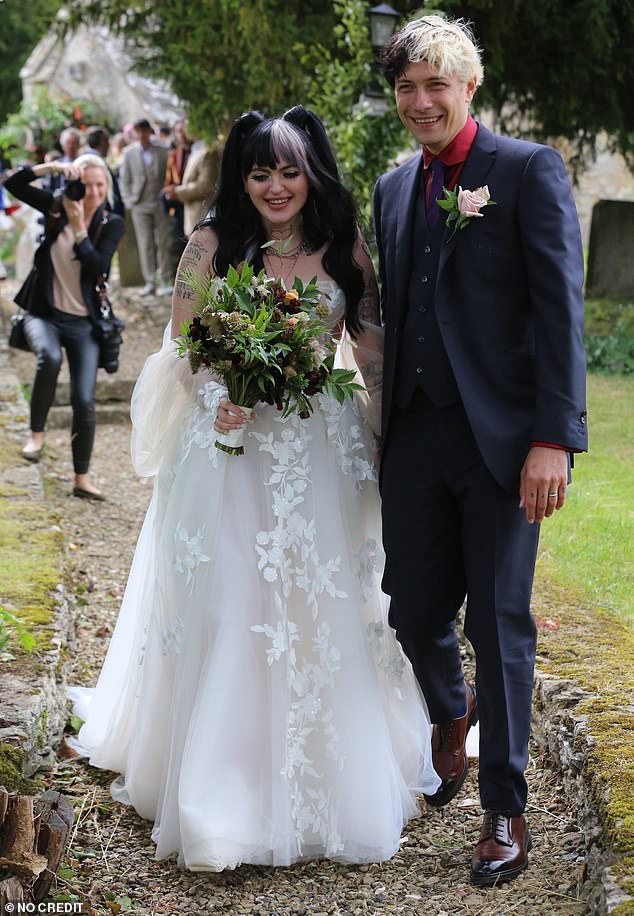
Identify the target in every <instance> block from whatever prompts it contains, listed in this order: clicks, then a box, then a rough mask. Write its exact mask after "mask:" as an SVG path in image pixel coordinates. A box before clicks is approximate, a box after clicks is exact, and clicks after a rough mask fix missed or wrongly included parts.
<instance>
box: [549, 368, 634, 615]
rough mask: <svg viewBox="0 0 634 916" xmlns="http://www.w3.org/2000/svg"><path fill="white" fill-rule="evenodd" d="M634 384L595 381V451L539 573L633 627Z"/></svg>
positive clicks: (583, 464)
mask: <svg viewBox="0 0 634 916" xmlns="http://www.w3.org/2000/svg"><path fill="white" fill-rule="evenodd" d="M633 405H634V377H632V376H631V375H630V376H616V375H613V376H603V375H589V376H588V428H589V434H590V451H589V453H588V454H587V455H579V456H578V458H577V460H576V463H575V469H574V471H573V485H572V486H571V487H570V489H569V491H568V499H567V501H566V506H565V507H564V509H563V510H562V511H561V512H560V513H556V516H555V518H553V519H551V520H550V521H547V522H545V523H544V524H543V525H542V533H541V544H540V559H539V567H540V571H541V572H543V573H546V575H547V576H551V577H552V578H553V579H554V580H555V581H557V582H560V583H562V584H568V585H570V586H573V587H575V588H576V589H579V590H580V591H581V592H582V593H583V594H584V595H585V596H586V597H587V598H588V599H589V601H590V602H591V604H592V606H599V607H605V608H608V609H610V610H612V611H617V612H618V613H619V614H620V615H622V616H623V618H624V619H625V620H626V621H627V622H628V623H629V624H630V625H631V626H633V627H634V568H633V567H634V564H633V562H632V555H633V549H632V547H633V545H634V473H633V468H634V428H633V425H632V419H633V413H634V411H633Z"/></svg>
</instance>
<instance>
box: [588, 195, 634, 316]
mask: <svg viewBox="0 0 634 916" xmlns="http://www.w3.org/2000/svg"><path fill="white" fill-rule="evenodd" d="M586 295H588V296H595V297H603V296H606V297H610V298H619V297H621V296H623V297H628V298H632V297H634V201H627V200H600V201H599V202H598V203H596V204H595V205H594V207H593V208H592V223H591V225H590V244H589V247H588V274H587V277H586Z"/></svg>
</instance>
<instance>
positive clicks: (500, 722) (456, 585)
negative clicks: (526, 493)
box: [382, 390, 539, 816]
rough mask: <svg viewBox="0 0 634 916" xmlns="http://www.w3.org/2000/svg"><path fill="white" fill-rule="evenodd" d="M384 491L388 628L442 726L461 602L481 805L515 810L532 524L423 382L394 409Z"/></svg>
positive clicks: (529, 680)
mask: <svg viewBox="0 0 634 916" xmlns="http://www.w3.org/2000/svg"><path fill="white" fill-rule="evenodd" d="M518 487H519V469H518ZM382 497H383V538H384V545H385V550H386V555H387V562H386V568H385V575H384V580H383V589H384V591H385V592H386V593H387V594H388V595H389V596H390V598H391V602H390V624H391V625H392V627H393V628H394V629H395V631H396V635H397V638H398V640H399V642H400V643H401V645H402V646H403V649H404V651H405V653H406V655H407V656H408V658H409V659H410V661H411V663H412V666H413V668H414V672H415V674H416V677H417V678H418V681H419V683H420V685H421V689H422V691H423V694H424V696H425V699H426V702H427V705H428V708H429V713H430V716H431V720H432V722H435V723H439V724H441V723H444V722H447V721H449V720H451V719H454V718H458V717H460V716H462V715H464V713H465V711H466V697H465V692H464V683H463V673H462V665H461V661H460V652H459V646H458V640H457V636H456V631H455V619H456V615H457V613H458V611H459V609H460V607H461V606H462V604H463V602H464V599H465V597H466V598H467V610H466V616H465V633H466V636H467V638H468V639H469V640H470V642H471V643H472V645H473V648H474V651H475V655H476V690H477V696H478V709H479V715H480V770H479V782H480V797H481V801H482V806H483V807H484V808H487V809H492V810H494V811H499V812H507V813H509V814H510V815H511V816H517V815H518V814H520V813H521V812H522V811H523V810H524V807H525V805H526V796H527V787H526V780H525V778H524V770H525V768H526V764H527V761H528V740H529V735H530V723H531V704H532V687H533V667H534V660H535V644H536V627H535V623H534V621H533V618H532V616H531V613H530V600H531V590H532V584H533V575H534V569H535V558H536V554H537V541H538V537H539V526H538V525H529V524H528V523H527V522H526V519H525V514H524V511H523V510H520V509H519V508H518V506H519V496H518V495H517V494H510V493H507V492H505V491H504V490H503V489H502V488H501V487H500V486H499V485H498V483H497V482H496V481H495V479H494V478H493V477H492V475H491V474H490V472H489V470H488V469H487V467H486V466H485V464H484V462H483V460H482V457H481V455H480V451H479V449H478V446H477V444H476V441H475V438H474V436H473V433H472V430H471V427H470V424H469V421H468V418H467V415H466V413H465V410H464V408H463V406H462V404H461V403H456V404H451V405H449V406H447V407H436V406H434V405H433V404H432V402H431V401H430V400H429V399H428V398H427V397H426V396H425V394H424V393H423V392H422V391H420V390H418V391H417V392H416V394H415V395H414V396H413V398H412V400H411V402H410V404H409V405H408V407H407V408H406V409H403V410H401V409H399V408H395V409H394V413H393V416H392V420H391V424H390V433H389V437H388V441H387V443H386V448H385V452H384V455H383V464H382Z"/></svg>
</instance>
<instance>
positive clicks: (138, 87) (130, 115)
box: [20, 10, 183, 129]
mask: <svg viewBox="0 0 634 916" xmlns="http://www.w3.org/2000/svg"><path fill="white" fill-rule="evenodd" d="M63 16H64V11H63V10H61V11H60V13H59V14H58V17H62V18H63ZM20 78H21V80H22V95H23V97H24V99H25V101H27V102H28V101H30V100H31V99H33V97H34V95H35V93H36V91H37V89H38V88H39V87H45V88H46V89H47V91H48V93H49V95H51V96H53V97H54V96H55V95H58V96H61V97H66V98H68V97H70V98H77V99H87V100H88V101H90V102H92V103H93V104H94V105H95V106H96V107H97V108H98V109H99V110H100V111H101V112H102V113H103V119H104V121H106V120H107V121H108V122H109V123H110V124H111V125H112V127H113V128H114V129H119V127H120V126H121V125H123V124H126V123H127V122H129V121H135V120H137V119H138V118H142V117H145V118H147V119H148V120H149V121H151V122H152V123H153V124H172V123H173V122H174V121H176V120H177V119H178V118H179V117H182V111H183V107H182V105H181V104H180V103H179V100H178V99H177V98H176V96H174V94H173V93H172V92H171V90H170V88H169V86H168V85H167V84H165V83H161V82H157V81H155V80H149V79H147V78H145V77H143V76H140V75H139V73H138V72H136V71H135V69H134V62H133V60H132V58H131V56H130V55H129V54H128V52H127V51H126V48H125V45H124V42H123V39H121V38H119V37H117V36H114V35H112V34H111V33H110V32H109V30H108V29H107V28H105V27H99V26H80V27H79V28H78V29H77V30H76V31H75V32H72V33H69V34H67V35H65V36H63V37H60V36H59V35H58V34H57V32H56V30H55V29H51V30H50V31H49V32H48V34H47V35H45V36H44V37H43V38H42V39H41V41H39V42H38V44H37V45H36V46H35V48H34V49H33V51H32V52H31V54H30V56H29V58H28V60H27V61H26V63H25V64H24V66H23V67H22V69H21V71H20Z"/></svg>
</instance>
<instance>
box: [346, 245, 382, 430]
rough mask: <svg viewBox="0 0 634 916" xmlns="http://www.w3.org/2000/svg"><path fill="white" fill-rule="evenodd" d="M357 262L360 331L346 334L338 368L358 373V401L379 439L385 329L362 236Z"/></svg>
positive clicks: (373, 273) (372, 272) (373, 272)
mask: <svg viewBox="0 0 634 916" xmlns="http://www.w3.org/2000/svg"><path fill="white" fill-rule="evenodd" d="M354 259H355V261H356V262H357V264H358V265H359V267H360V268H361V270H362V271H363V281H364V284H363V285H364V289H363V297H362V299H361V301H360V303H359V312H358V314H359V322H360V325H361V330H360V331H359V332H358V333H357V335H356V337H355V338H354V339H352V337H351V336H350V334H349V333H348V332H347V331H345V330H344V332H343V334H342V337H341V341H340V343H339V347H338V357H337V365H339V366H341V368H345V369H356V370H357V371H358V373H359V375H360V378H359V383H360V384H362V385H363V387H364V389H365V391H363V392H361V393H359V395H358V396H357V397H358V400H359V402H360V404H361V407H362V410H363V413H364V415H365V417H366V420H367V421H368V423H369V424H370V427H371V429H372V431H373V432H374V434H375V435H376V436H377V437H380V435H381V395H382V389H383V343H384V329H383V328H382V327H381V319H380V311H379V290H378V286H377V282H376V273H375V270H374V264H373V263H372V258H371V257H370V252H369V251H368V247H367V245H366V244H365V242H364V240H363V237H362V236H361V235H359V240H358V243H357V246H356V248H355V252H354Z"/></svg>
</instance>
